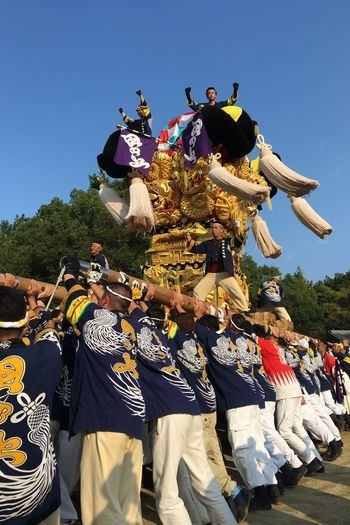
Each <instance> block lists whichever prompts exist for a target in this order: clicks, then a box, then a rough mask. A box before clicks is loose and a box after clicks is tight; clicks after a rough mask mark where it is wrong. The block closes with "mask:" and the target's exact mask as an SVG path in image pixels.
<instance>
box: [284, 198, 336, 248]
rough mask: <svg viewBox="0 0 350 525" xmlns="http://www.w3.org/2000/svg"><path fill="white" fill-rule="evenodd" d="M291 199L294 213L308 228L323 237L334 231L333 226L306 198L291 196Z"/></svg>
mask: <svg viewBox="0 0 350 525" xmlns="http://www.w3.org/2000/svg"><path fill="white" fill-rule="evenodd" d="M290 201H291V208H292V211H293V213H294V214H295V215H296V217H297V218H298V219H299V221H300V222H301V223H302V224H304V226H306V228H309V230H311V231H312V232H313V233H315V234H316V235H317V236H318V237H320V238H321V239H325V238H326V237H328V235H330V234H331V233H332V231H333V228H332V226H331V225H330V224H328V222H326V221H325V220H324V219H322V217H320V216H319V215H318V214H317V213H316V212H315V210H314V209H313V208H312V207H311V206H310V204H309V203H308V202H307V201H306V200H305V199H303V198H302V197H298V198H295V197H291V198H290Z"/></svg>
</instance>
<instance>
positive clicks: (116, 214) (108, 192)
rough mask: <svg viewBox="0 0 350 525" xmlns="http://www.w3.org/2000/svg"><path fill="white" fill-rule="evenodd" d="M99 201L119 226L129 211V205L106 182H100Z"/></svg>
mask: <svg viewBox="0 0 350 525" xmlns="http://www.w3.org/2000/svg"><path fill="white" fill-rule="evenodd" d="M98 194H99V196H100V199H101V201H102V202H103V204H104V205H105V206H106V208H107V210H108V211H109V213H110V214H111V215H112V217H113V218H114V219H115V220H116V221H117V223H118V224H119V226H120V225H121V224H123V222H124V221H125V218H126V216H127V214H128V211H129V206H128V205H127V203H126V202H125V201H123V199H122V198H121V197H120V195H119V194H118V193H117V192H116V191H115V190H114V189H113V188H111V187H110V186H108V185H107V184H106V183H104V182H102V183H101V184H100V189H99V190H98Z"/></svg>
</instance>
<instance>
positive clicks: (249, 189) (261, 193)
mask: <svg viewBox="0 0 350 525" xmlns="http://www.w3.org/2000/svg"><path fill="white" fill-rule="evenodd" d="M208 177H209V179H210V180H211V181H212V182H213V183H214V184H216V185H217V186H218V187H219V188H222V189H223V190H224V191H226V192H227V193H229V194H230V195H235V196H236V197H238V198H239V199H242V200H244V201H248V202H254V204H261V203H262V202H264V201H265V200H266V199H267V198H268V197H269V195H270V188H269V187H268V186H263V185H261V184H254V183H253V182H248V181H246V180H242V179H240V178H239V177H236V176H235V175H232V173H230V172H229V171H227V169H226V168H224V167H223V166H221V164H220V163H219V162H218V161H217V160H213V161H212V162H211V163H210V165H209V173H208Z"/></svg>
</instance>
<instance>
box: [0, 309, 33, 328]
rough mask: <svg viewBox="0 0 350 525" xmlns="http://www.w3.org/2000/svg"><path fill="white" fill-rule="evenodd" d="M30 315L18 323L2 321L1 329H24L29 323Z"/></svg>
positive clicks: (0, 322) (0, 323)
mask: <svg viewBox="0 0 350 525" xmlns="http://www.w3.org/2000/svg"><path fill="white" fill-rule="evenodd" d="M29 319H30V317H29V314H28V312H27V313H26V316H25V317H24V318H23V319H19V320H18V321H0V328H23V326H26V325H27V324H28V323H29Z"/></svg>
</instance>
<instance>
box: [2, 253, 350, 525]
mask: <svg viewBox="0 0 350 525" xmlns="http://www.w3.org/2000/svg"><path fill="white" fill-rule="evenodd" d="M94 248H96V247H94ZM100 248H101V247H100V245H98V246H97V249H98V250H99V251H101V250H100ZM94 256H96V254H93V253H92V257H94ZM60 266H61V275H62V279H63V283H64V286H65V289H66V295H65V297H64V299H63V300H62V302H61V303H60V304H59V305H56V306H55V307H54V308H52V307H50V305H51V300H52V298H53V294H54V289H53V286H49V285H48V286H45V287H43V286H40V284H39V283H38V282H37V281H34V280H30V281H29V285H28V286H27V289H26V291H25V293H23V292H22V291H20V290H19V289H18V288H17V284H18V283H17V281H16V278H15V277H14V276H13V275H12V274H0V363H1V375H0V378H1V379H0V393H1V395H0V407H1V410H0V444H1V446H0V487H1V491H0V492H1V497H0V523H4V524H7V525H36V524H44V525H60V524H61V525H63V524H64V523H69V524H78V523H82V524H83V525H112V524H113V525H115V524H116V523H118V524H120V525H142V523H143V521H142V510H141V490H142V486H143V483H144V482H145V476H146V475H147V472H151V474H152V483H153V490H154V494H155V500H156V507H157V512H158V515H159V519H160V521H161V522H162V523H163V524H165V525H179V524H181V525H193V524H194V525H205V524H209V523H210V524H212V525H230V524H232V525H233V524H235V523H239V522H242V521H244V520H245V519H246V517H247V515H248V513H249V512H255V511H269V510H271V509H272V508H273V506H274V505H275V504H278V503H279V502H280V501H281V499H282V500H283V493H284V490H285V489H292V488H295V487H297V485H298V483H299V481H300V480H301V479H302V477H303V476H319V475H322V473H323V472H324V471H325V469H326V468H327V462H330V461H334V460H335V459H336V458H338V457H339V456H340V454H341V453H342V447H343V441H342V438H341V433H342V432H344V431H346V430H347V429H349V428H350V408H349V407H350V405H349V402H350V397H349V396H350V379H349V368H350V364H349V363H350V351H349V342H348V341H343V343H341V344H332V345H331V344H329V343H327V342H324V341H320V340H316V339H313V338H311V337H308V336H307V335H306V334H297V333H295V332H291V331H290V332H289V331H284V332H281V331H280V330H278V329H277V328H276V326H270V327H268V328H266V327H264V326H262V325H259V324H254V322H253V317H252V316H249V315H243V314H242V313H230V314H228V315H227V316H226V318H222V317H221V318H218V316H217V315H216V313H215V311H213V310H212V309H210V308H209V309H208V305H207V303H205V302H204V301H202V300H200V299H196V300H195V302H194V311H193V312H192V311H191V312H189V311H186V310H185V309H184V298H183V296H182V295H181V294H180V293H175V292H174V294H173V299H172V301H171V302H172V304H171V307H165V306H164V305H162V304H160V303H159V301H157V302H156V301H155V300H154V297H153V296H154V293H155V288H154V286H153V285H152V284H150V283H143V286H140V282H139V281H137V280H135V281H132V282H131V281H130V279H129V278H128V277H127V276H126V275H124V274H123V273H120V275H121V280H120V281H118V282H111V283H103V281H101V275H102V274H101V272H100V271H99V270H100V266H99V264H98V263H96V262H91V265H90V270H89V271H88V272H87V273H86V274H85V276H84V278H83V277H82V275H81V268H80V262H79V260H78V259H76V258H74V257H71V256H66V257H63V258H62V259H61V262H60ZM214 310H215V309H214ZM217 415H220V417H224V419H225V421H226V428H227V439H228V442H229V444H230V447H231V451H232V460H233V462H234V465H235V467H236V469H237V474H238V476H237V479H233V478H232V477H231V475H230V474H229V472H228V470H227V468H226V465H225V461H224V458H223V453H222V448H221V443H220V441H219V439H218V434H217V430H216V425H217ZM296 490H298V489H296Z"/></svg>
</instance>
